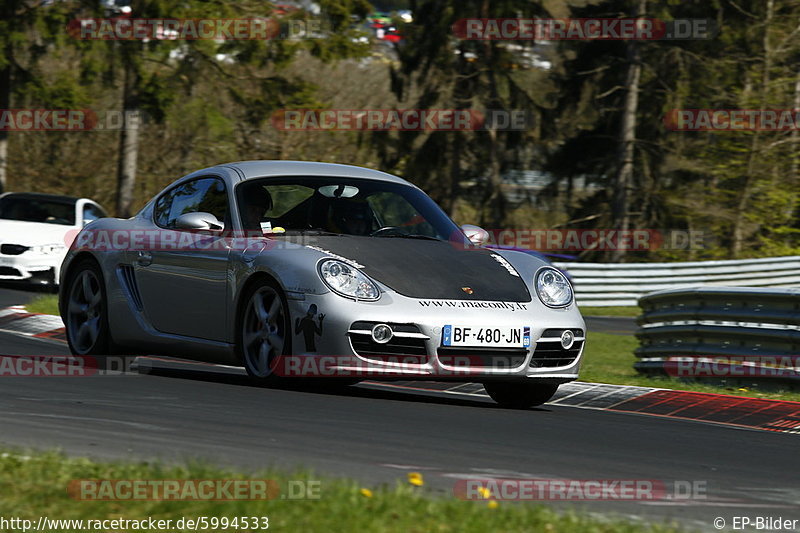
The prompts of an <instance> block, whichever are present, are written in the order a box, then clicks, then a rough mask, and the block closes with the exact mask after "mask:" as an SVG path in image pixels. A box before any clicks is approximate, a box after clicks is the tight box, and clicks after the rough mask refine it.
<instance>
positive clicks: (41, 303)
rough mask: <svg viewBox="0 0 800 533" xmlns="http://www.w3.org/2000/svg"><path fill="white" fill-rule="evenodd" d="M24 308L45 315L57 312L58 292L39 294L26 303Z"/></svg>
mask: <svg viewBox="0 0 800 533" xmlns="http://www.w3.org/2000/svg"><path fill="white" fill-rule="evenodd" d="M25 309H27V310H28V312H29V313H44V314H46V315H57V314H58V294H40V295H39V296H37V297H36V298H34V299H33V300H31V301H30V302H28V303H27V304H25Z"/></svg>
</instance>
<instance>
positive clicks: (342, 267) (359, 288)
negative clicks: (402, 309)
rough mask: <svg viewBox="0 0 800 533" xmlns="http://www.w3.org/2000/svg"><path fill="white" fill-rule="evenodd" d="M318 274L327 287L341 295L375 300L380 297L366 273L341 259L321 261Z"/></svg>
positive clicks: (375, 286)
mask: <svg viewBox="0 0 800 533" xmlns="http://www.w3.org/2000/svg"><path fill="white" fill-rule="evenodd" d="M319 275H320V278H322V281H324V282H325V284H326V285H327V286H328V287H330V288H331V289H332V290H333V291H334V292H338V293H339V294H341V295H343V296H348V297H350V298H355V299H356V300H377V299H378V298H380V297H381V293H380V291H379V290H378V287H377V285H375V283H373V281H372V280H371V279H369V278H368V277H367V276H366V274H364V273H363V272H361V271H360V270H358V269H357V268H354V267H351V266H350V265H348V264H347V263H343V262H342V261H337V260H336V259H326V260H324V261H322V262H321V263H320V264H319Z"/></svg>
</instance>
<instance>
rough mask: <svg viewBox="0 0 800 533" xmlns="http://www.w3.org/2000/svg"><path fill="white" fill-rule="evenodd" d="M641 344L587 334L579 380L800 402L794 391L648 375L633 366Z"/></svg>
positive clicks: (799, 395)
mask: <svg viewBox="0 0 800 533" xmlns="http://www.w3.org/2000/svg"><path fill="white" fill-rule="evenodd" d="M638 346H639V341H637V340H636V338H635V337H632V336H630V337H629V336H625V335H611V334H608V333H592V332H591V331H590V332H589V333H588V337H587V339H586V350H585V352H584V358H583V365H582V366H581V372H580V380H581V381H593V382H599V383H612V384H616V385H637V386H640V387H658V388H661V389H674V390H687V391H694V392H711V393H716V394H732V395H735V396H745V397H750V398H767V399H775V400H791V401H800V393H798V392H791V391H759V390H756V389H742V388H737V387H717V386H714V385H704V384H701V383H691V382H685V381H681V380H678V379H674V378H670V377H666V376H664V377H648V376H644V375H642V374H639V373H638V372H636V371H635V370H634V369H633V363H635V362H636V357H635V356H634V355H633V351H634V350H635V349H636V348H637V347H638Z"/></svg>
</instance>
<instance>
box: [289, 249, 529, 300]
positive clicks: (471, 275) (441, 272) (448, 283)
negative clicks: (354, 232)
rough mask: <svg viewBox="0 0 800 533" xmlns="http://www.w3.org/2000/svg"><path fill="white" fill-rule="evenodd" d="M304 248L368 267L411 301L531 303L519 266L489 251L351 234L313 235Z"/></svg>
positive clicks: (365, 271)
mask: <svg viewBox="0 0 800 533" xmlns="http://www.w3.org/2000/svg"><path fill="white" fill-rule="evenodd" d="M304 244H306V245H309V246H311V247H314V248H318V249H320V250H322V251H326V252H330V253H332V254H336V255H339V256H342V257H344V258H345V259H349V260H351V261H355V262H357V263H359V264H361V265H363V268H361V270H362V271H363V272H364V273H365V274H367V275H368V276H370V277H371V278H373V279H375V280H377V281H380V282H381V283H383V284H385V285H387V286H388V287H391V288H392V289H393V290H395V291H396V292H398V293H400V294H402V295H403V296H408V297H411V298H420V299H440V300H476V301H481V300H493V301H505V302H529V301H530V300H531V296H530V293H529V292H528V287H527V285H526V284H525V282H524V280H522V278H520V277H519V276H518V275H515V274H512V273H511V272H509V269H511V270H512V271H514V269H513V267H511V265H510V264H509V263H508V262H507V261H505V259H503V258H502V257H501V256H500V255H499V254H496V253H494V252H492V251H490V250H486V249H474V250H463V249H458V248H457V247H456V246H455V245H453V244H452V243H449V242H444V241H433V240H422V239H403V238H382V237H358V236H350V235H338V236H313V237H312V236H307V237H305V240H304ZM514 272H516V271H514ZM465 288H466V289H467V290H464V289H465ZM469 289H471V291H472V294H469Z"/></svg>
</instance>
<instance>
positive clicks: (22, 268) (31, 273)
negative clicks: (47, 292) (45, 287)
mask: <svg viewBox="0 0 800 533" xmlns="http://www.w3.org/2000/svg"><path fill="white" fill-rule="evenodd" d="M62 259H63V256H61V255H58V256H54V255H44V254H33V253H31V252H25V253H22V254H20V255H5V254H0V280H3V281H30V282H34V283H46V284H51V285H54V284H57V283H58V276H59V270H60V268H61V260H62Z"/></svg>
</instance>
